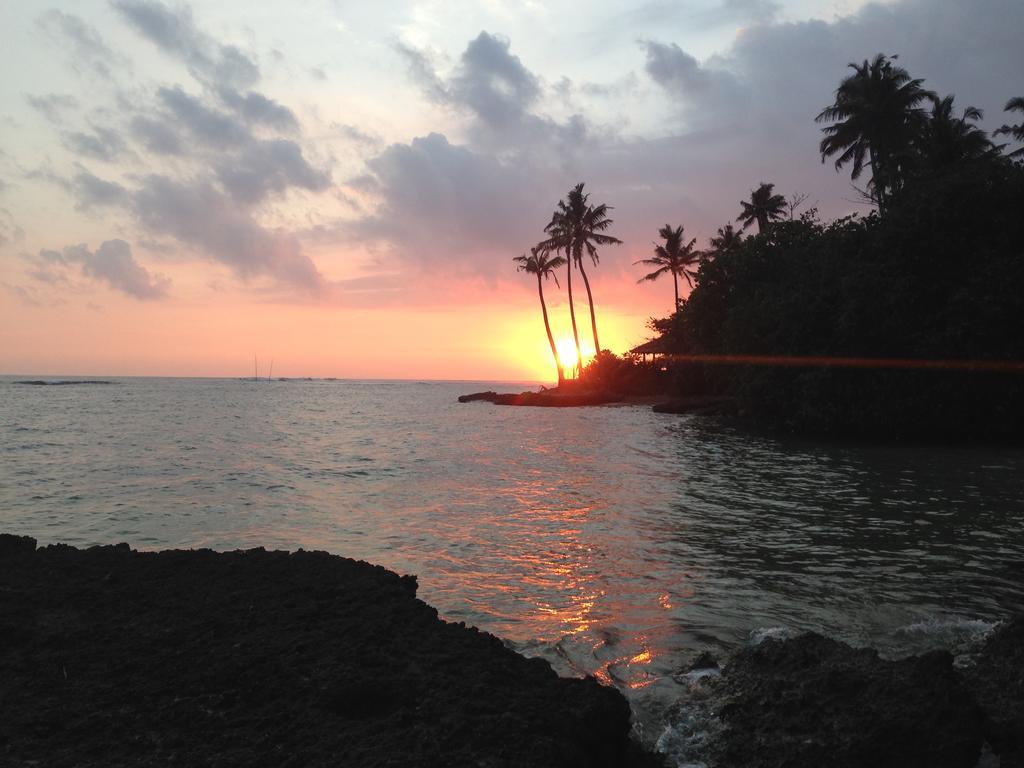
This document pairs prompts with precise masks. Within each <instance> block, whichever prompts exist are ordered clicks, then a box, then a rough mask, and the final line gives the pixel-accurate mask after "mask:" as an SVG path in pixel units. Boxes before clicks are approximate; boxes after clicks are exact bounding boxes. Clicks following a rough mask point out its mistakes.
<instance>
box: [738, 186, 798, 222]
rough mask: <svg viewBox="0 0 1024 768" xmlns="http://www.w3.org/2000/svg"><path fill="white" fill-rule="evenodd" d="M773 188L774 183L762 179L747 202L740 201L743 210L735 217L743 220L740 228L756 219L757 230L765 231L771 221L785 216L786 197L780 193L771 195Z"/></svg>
mask: <svg viewBox="0 0 1024 768" xmlns="http://www.w3.org/2000/svg"><path fill="white" fill-rule="evenodd" d="M774 189H775V185H774V184H765V183H764V182H763V181H762V182H761V186H759V187H758V188H757V189H755V190H752V191H751V193H750V202H749V203H748V202H746V201H745V200H741V201H740V205H742V206H743V210H742V212H741V213H740V215H739V216H737V217H736V221H740V222H743V227H742V229H746V228H747V227H749V226H750V225H751V224H753V223H754V222H755V221H756V222H757V231H758V232H766V231H767V230H768V225H769V224H771V222H773V221H777V220H779V219H782V218H785V216H786V198H784V197H783V196H782V195H773V194H772V190H774Z"/></svg>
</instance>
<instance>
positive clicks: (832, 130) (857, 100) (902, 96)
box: [814, 53, 934, 213]
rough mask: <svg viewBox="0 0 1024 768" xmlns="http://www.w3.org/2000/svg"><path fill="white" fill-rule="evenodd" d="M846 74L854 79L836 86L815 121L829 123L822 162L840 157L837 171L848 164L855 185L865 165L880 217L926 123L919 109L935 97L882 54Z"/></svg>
mask: <svg viewBox="0 0 1024 768" xmlns="http://www.w3.org/2000/svg"><path fill="white" fill-rule="evenodd" d="M895 58H896V57H895V56H893V57H892V59H895ZM850 68H851V69H853V71H854V73H853V74H852V75H849V76H848V77H846V78H845V79H844V80H843V81H842V82H841V83H840V84H839V88H838V89H836V100H835V103H834V104H832V105H831V106H829V107H825V109H823V110H822V111H821V112H820V113H819V114H818V116H817V117H816V118H815V119H814V120H815V122H817V123H822V122H829V123H832V125H828V126H825V127H824V128H822V129H821V130H822V131H823V132H824V133H825V138H824V139H822V140H821V144H820V145H819V150H820V151H821V161H822V162H825V159H826V158H829V157H832V156H833V155H838V156H839V157H838V158H836V161H835V162H836V170H837V171H838V170H839V169H840V168H842V166H844V165H845V164H846V163H848V162H849V163H852V164H853V169H852V172H851V174H850V176H851V178H853V179H854V180H856V179H858V178H859V177H860V175H861V172H862V171H863V170H864V167H865V164H866V165H869V166H870V167H871V180H870V182H869V183H868V193H869V195H870V196H871V198H872V199H873V200H874V201H875V202H876V203H877V204H878V210H879V212H882V213H884V211H885V206H886V203H887V202H888V200H889V198H890V197H892V195H893V194H894V193H895V192H897V191H898V190H899V189H900V187H901V186H902V183H903V171H904V167H905V165H906V163H907V160H908V158H909V157H910V155H911V149H912V147H913V143H914V139H915V137H916V136H917V135H918V134H919V133H920V129H921V126H922V125H923V123H924V121H925V111H924V109H922V107H921V104H922V103H923V102H924V101H926V100H927V99H928V98H930V97H932V96H934V94H932V93H931V92H929V91H926V90H925V89H924V88H922V87H921V84H922V83H923V82H924V81H923V80H915V79H912V78H911V77H910V75H909V74H908V72H907V71H906V70H905V69H903V68H902V67H897V66H895V65H894V64H893V62H892V60H890V59H889V58H888V57H886V56H885V55H884V54H881V53H880V54H878V55H877V56H875V58H874V59H873V60H872V61H871V62H870V63H869V62H868V60H867V59H865V60H864V63H863V64H853V63H851V64H850Z"/></svg>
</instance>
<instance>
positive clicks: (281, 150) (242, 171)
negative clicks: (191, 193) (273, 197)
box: [216, 139, 331, 203]
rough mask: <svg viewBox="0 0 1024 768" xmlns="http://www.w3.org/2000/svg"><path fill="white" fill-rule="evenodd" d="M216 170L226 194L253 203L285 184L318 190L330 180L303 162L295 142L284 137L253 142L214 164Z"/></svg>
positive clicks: (279, 190) (278, 191)
mask: <svg viewBox="0 0 1024 768" xmlns="http://www.w3.org/2000/svg"><path fill="white" fill-rule="evenodd" d="M216 173H217V178H218V179H220V182H221V183H222V184H223V185H224V188H225V189H226V190H227V191H228V194H230V195H231V197H233V198H234V199H235V200H237V201H238V202H241V203H256V202H259V201H260V200H262V199H263V198H265V197H266V196H267V195H269V194H270V193H272V192H276V193H281V192H284V191H285V190H286V189H288V188H289V187H298V188H301V189H306V190H309V191H311V192H322V191H323V190H325V189H327V187H328V186H330V183H331V179H330V177H329V176H328V175H327V174H326V173H324V172H323V171H319V170H317V169H315V168H313V167H312V166H311V165H310V164H309V163H308V162H306V158H305V157H303V155H302V149H301V148H300V147H299V145H298V144H296V143H295V142H294V141H288V140H287V139H272V140H267V141H253V142H251V143H250V144H249V145H248V146H246V147H245V148H244V149H243V150H242V151H241V152H239V153H238V154H237V155H233V156H231V157H229V158H225V159H224V160H223V161H222V162H220V163H218V164H217V166H216Z"/></svg>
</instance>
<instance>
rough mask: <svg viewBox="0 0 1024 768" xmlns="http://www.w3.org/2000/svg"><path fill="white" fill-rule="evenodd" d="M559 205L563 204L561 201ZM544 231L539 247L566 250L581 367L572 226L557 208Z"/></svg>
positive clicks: (581, 357)
mask: <svg viewBox="0 0 1024 768" xmlns="http://www.w3.org/2000/svg"><path fill="white" fill-rule="evenodd" d="M559 205H562V203H561V202H559ZM544 231H545V232H546V233H547V235H548V239H547V240H545V241H544V242H542V243H540V245H538V246H537V247H538V248H543V249H545V250H548V251H554V252H555V253H557V252H558V251H560V250H562V251H565V258H564V259H563V261H564V262H565V264H566V267H565V286H566V289H567V290H568V293H569V319H570V320H571V321H572V340H573V343H574V344H575V345H576V368H577V370H578V369H579V367H580V366H582V364H583V350H582V349H580V333H579V330H578V329H577V327H576V305H575V303H574V302H573V300H572V242H573V237H572V227H571V226H570V224H569V220H568V219H567V218H566V217H565V216H562V215H560V213H559V210H558V209H557V208H556V209H555V212H554V214H552V216H551V221H550V222H549V223H548V225H547V226H546V227H544Z"/></svg>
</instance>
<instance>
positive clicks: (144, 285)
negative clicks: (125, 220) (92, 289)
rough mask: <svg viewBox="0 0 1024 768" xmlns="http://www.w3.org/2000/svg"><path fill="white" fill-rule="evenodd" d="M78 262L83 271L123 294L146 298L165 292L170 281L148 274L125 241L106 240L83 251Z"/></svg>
mask: <svg viewBox="0 0 1024 768" xmlns="http://www.w3.org/2000/svg"><path fill="white" fill-rule="evenodd" d="M81 262H82V274H84V275H87V276H88V277H92V278H95V279H96V280H101V281H103V282H106V283H107V284H108V285H110V287H111V288H114V289H115V290H118V291H121V292H122V293H123V294H125V295H126V296H131V297H133V298H136V299H140V300H143V301H146V300H152V299H161V298H163V297H164V296H166V295H167V287H168V286H169V285H170V281H169V280H168V279H167V278H165V277H163V276H162V275H151V274H150V273H149V270H147V269H146V268H145V267H143V266H142V265H141V264H139V263H138V262H137V261H136V260H135V258H134V257H133V256H132V249H131V246H130V245H128V243H126V242H125V241H124V240H107V241H106V242H104V243H102V244H100V247H99V248H97V249H96V251H95V253H89V252H88V251H84V250H83V251H82V252H81Z"/></svg>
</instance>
